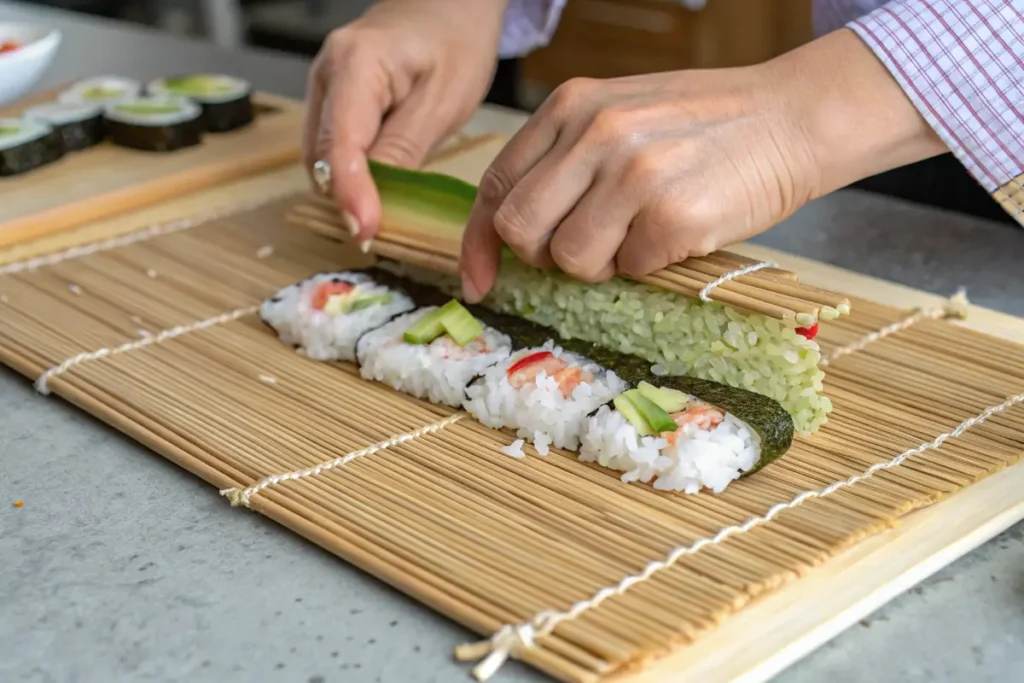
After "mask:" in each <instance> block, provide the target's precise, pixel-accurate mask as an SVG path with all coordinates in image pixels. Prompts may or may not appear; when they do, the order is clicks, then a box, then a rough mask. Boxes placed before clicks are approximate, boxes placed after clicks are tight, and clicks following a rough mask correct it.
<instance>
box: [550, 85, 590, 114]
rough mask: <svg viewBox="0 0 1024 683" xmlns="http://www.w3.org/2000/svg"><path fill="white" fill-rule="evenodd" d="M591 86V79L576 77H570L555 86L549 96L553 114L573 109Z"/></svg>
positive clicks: (585, 95) (588, 91)
mask: <svg viewBox="0 0 1024 683" xmlns="http://www.w3.org/2000/svg"><path fill="white" fill-rule="evenodd" d="M593 86H594V80H593V79H591V78H583V77H576V78H570V79H569V80H567V81H566V82H565V83H562V84H561V85H560V86H558V87H557V88H555V90H554V92H552V93H551V97H550V104H551V108H552V110H553V112H554V113H555V115H556V116H557V115H563V114H565V113H567V112H569V111H571V110H573V109H574V108H575V107H576V105H577V104H578V103H579V102H580V101H581V100H583V99H585V98H586V97H587V95H588V93H590V92H591V91H592V89H593Z"/></svg>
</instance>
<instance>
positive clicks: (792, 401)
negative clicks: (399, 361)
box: [402, 259, 832, 435]
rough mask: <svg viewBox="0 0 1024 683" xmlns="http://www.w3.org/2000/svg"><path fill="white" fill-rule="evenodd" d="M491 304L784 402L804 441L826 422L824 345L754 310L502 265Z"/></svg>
mask: <svg viewBox="0 0 1024 683" xmlns="http://www.w3.org/2000/svg"><path fill="white" fill-rule="evenodd" d="M402 270H403V271H405V272H406V273H407V274H408V275H409V276H410V277H413V278H414V279H418V280H421V281H424V280H426V281H428V282H430V283H433V284H437V285H439V286H441V287H442V288H443V289H445V290H446V291H447V292H448V293H449V294H452V295H458V290H459V283H458V281H457V280H455V279H454V278H448V277H445V276H439V275H437V274H436V273H428V272H426V271H421V270H420V269H411V268H407V267H404V266H403V267H402ZM483 303H484V305H485V306H487V307H489V308H492V309H494V310H497V311H500V312H503V313H508V314H512V315H518V316H522V317H524V318H527V319H528V320H532V321H534V322H536V323H539V324H541V325H546V326H548V327H552V328H554V329H555V330H557V331H558V332H559V334H561V335H563V336H565V337H570V338H574V339H582V340H585V341H589V342H594V343H597V344H600V345H602V346H605V347H607V348H610V349H614V350H616V351H619V352H620V353H627V354H633V355H636V356H640V357H641V358H644V359H646V360H648V361H650V362H651V363H652V364H660V365H662V366H664V367H665V369H666V370H667V371H668V373H669V374H673V375H682V374H686V375H690V376H693V377H700V378H703V379H710V380H713V381H715V382H720V383H722V384H727V385H729V386H733V387H739V388H742V389H747V390H750V391H754V392H757V393H759V394H763V395H765V396H769V397H771V398H773V399H775V400H776V401H778V402H779V403H780V404H782V406H783V407H784V408H785V409H786V410H787V411H788V412H789V414H790V415H792V417H793V423H794V427H795V428H796V430H797V432H798V433H800V434H803V435H807V434H810V433H813V432H815V431H817V430H818V428H820V427H821V426H822V425H823V424H825V422H826V421H827V416H828V413H829V412H830V411H831V410H832V403H831V401H829V399H828V398H827V397H826V396H824V395H823V394H822V393H821V392H822V391H823V386H822V381H823V380H824V378H825V373H824V372H823V371H822V370H821V369H819V368H818V362H819V361H820V360H821V352H820V350H819V348H818V344H817V343H816V342H814V341H812V340H809V339H807V338H805V337H803V336H801V335H799V334H797V333H796V331H795V327H796V323H795V322H788V321H787V322H783V321H780V320H777V319H775V318H770V317H767V316H764V315H760V314H757V313H748V312H745V311H741V310H737V309H735V308H732V307H730V306H724V305H722V304H720V303H718V302H711V303H704V302H702V301H701V300H699V299H694V298H690V297H686V296H683V295H680V294H676V293H675V292H670V291H666V290H662V289H656V288H653V287H648V286H647V285H643V284H640V283H636V282H633V281H628V280H623V279H619V278H616V279H614V280H611V281H609V282H605V283H602V284H600V285H589V284H585V283H582V282H579V281H577V280H573V279H572V278H570V277H568V276H566V275H564V274H562V273H561V272H558V271H539V270H537V269H535V268H532V267H530V266H527V265H525V264H523V263H521V262H520V261H518V260H516V259H505V260H504V262H503V264H502V268H501V275H500V277H499V278H498V281H497V283H496V284H495V286H494V288H493V289H492V290H491V293H490V294H489V295H488V297H487V299H485V301H484V302H483Z"/></svg>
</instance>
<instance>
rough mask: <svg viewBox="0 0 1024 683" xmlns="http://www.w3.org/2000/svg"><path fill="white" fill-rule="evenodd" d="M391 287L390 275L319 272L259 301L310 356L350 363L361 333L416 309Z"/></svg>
mask: <svg viewBox="0 0 1024 683" xmlns="http://www.w3.org/2000/svg"><path fill="white" fill-rule="evenodd" d="M395 285H396V283H395V282H394V278H390V279H389V280H388V281H387V282H382V281H381V280H380V279H377V278H374V277H373V275H372V274H370V273H367V272H361V271H344V272H337V273H321V274H319V275H315V276H313V277H311V278H309V279H307V280H303V281H302V282H299V283H297V284H294V285H289V286H288V287H285V288H284V289H282V290H280V291H279V292H278V293H277V294H276V295H274V296H273V297H271V298H270V299H267V300H266V301H264V302H263V305H262V306H261V307H260V317H261V318H262V319H263V322H264V323H266V324H267V325H269V326H270V327H271V328H273V330H274V331H275V332H276V333H277V335H278V337H279V338H280V339H281V341H282V342H284V343H285V344H290V345H292V346H294V347H296V350H297V351H298V352H299V353H301V354H303V355H305V356H308V357H309V358H311V359H313V360H320V361H353V360H355V358H356V342H357V341H358V340H359V338H360V337H361V336H363V335H364V334H366V333H367V332H369V331H370V330H373V329H376V328H378V327H380V326H381V325H383V324H384V323H386V322H388V321H390V320H392V319H393V318H395V317H396V316H398V315H401V314H402V313H408V312H409V311H412V310H413V309H415V308H416V306H417V304H416V302H415V301H414V300H413V298H412V297H411V296H410V295H409V294H408V293H407V292H406V291H404V290H403V289H401V288H400V287H397V286H395Z"/></svg>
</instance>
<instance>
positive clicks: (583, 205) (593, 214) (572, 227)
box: [549, 174, 639, 282]
mask: <svg viewBox="0 0 1024 683" xmlns="http://www.w3.org/2000/svg"><path fill="white" fill-rule="evenodd" d="M618 189H619V188H617V183H616V181H615V180H613V179H612V178H611V177H610V176H604V177H602V176H601V175H600V174H598V179H597V180H596V181H595V182H594V184H593V186H592V187H591V188H590V189H589V190H588V191H587V192H586V194H584V195H583V197H582V198H581V199H580V200H579V201H578V202H577V203H576V207H575V208H574V209H573V210H572V211H571V212H570V213H569V215H568V216H566V217H565V219H564V220H562V222H561V224H560V225H559V226H558V228H557V229H556V230H555V232H554V235H553V236H552V237H551V243H550V245H549V251H550V253H551V259H552V261H553V262H554V264H555V265H556V266H558V268H559V269H560V270H562V271H563V272H564V273H566V274H567V275H570V276H571V277H573V278H575V279H577V280H581V281H583V282H603V281H605V280H608V279H610V278H611V277H612V276H613V275H614V274H615V255H616V254H617V253H618V251H619V248H620V246H621V245H622V242H623V240H625V239H626V235H627V233H628V231H629V226H630V224H631V223H632V222H633V219H634V218H635V217H636V215H637V211H638V208H639V207H638V206H637V203H636V201H635V200H633V199H632V197H633V196H634V195H629V194H627V193H624V192H621V191H617V190H618Z"/></svg>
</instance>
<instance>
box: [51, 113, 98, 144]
mask: <svg viewBox="0 0 1024 683" xmlns="http://www.w3.org/2000/svg"><path fill="white" fill-rule="evenodd" d="M57 130H58V131H60V135H61V137H62V138H64V147H65V149H67V151H69V152H78V151H81V150H83V149H88V148H89V147H92V146H93V145H98V144H100V143H101V142H103V140H104V139H105V138H106V137H107V126H106V124H105V122H104V120H103V115H102V114H99V115H97V116H93V117H91V118H88V119H84V120H82V121H75V122H72V123H66V124H64V125H62V126H57Z"/></svg>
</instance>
